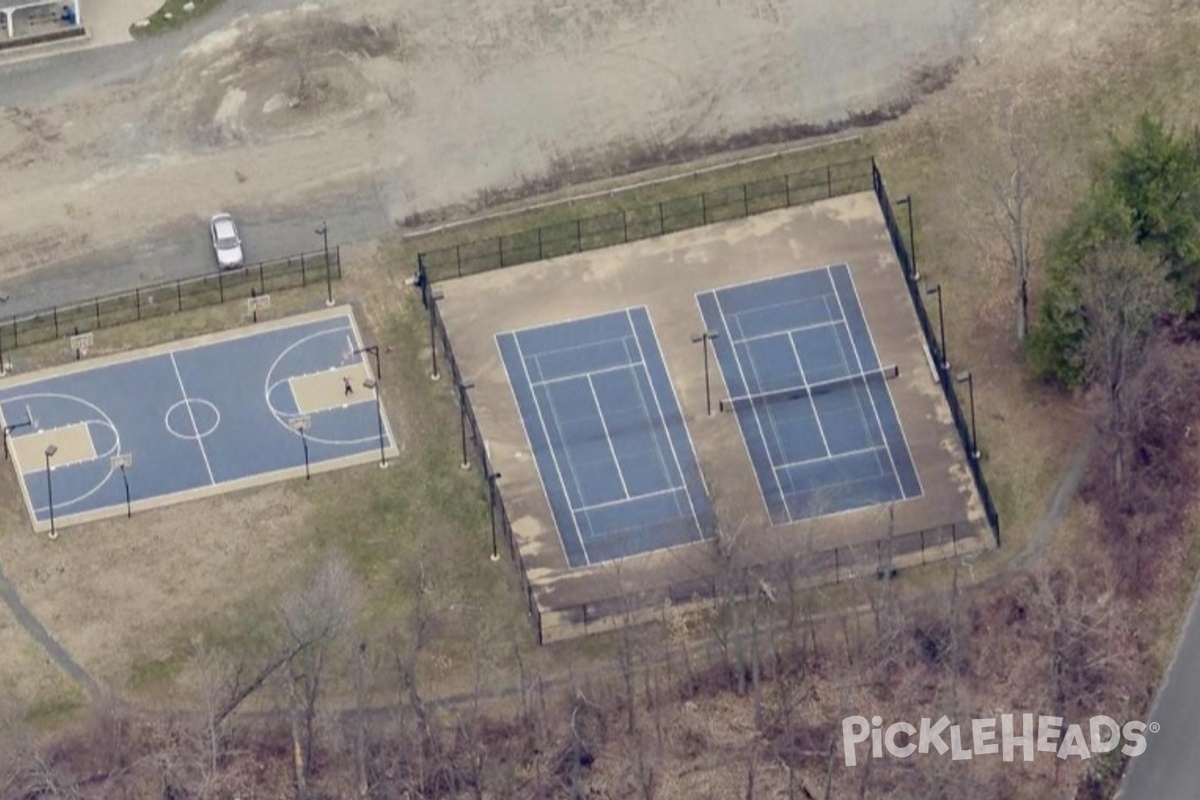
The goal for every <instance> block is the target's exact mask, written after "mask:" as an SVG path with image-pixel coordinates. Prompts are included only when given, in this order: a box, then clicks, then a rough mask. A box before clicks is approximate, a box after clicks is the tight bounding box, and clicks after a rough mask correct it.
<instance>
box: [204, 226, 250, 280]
mask: <svg viewBox="0 0 1200 800" xmlns="http://www.w3.org/2000/svg"><path fill="white" fill-rule="evenodd" d="M209 228H210V229H211V230H212V244H213V251H214V252H215V253H216V254H217V265H218V266H219V267H220V268H221V269H237V268H238V267H240V266H242V265H243V264H244V258H243V256H242V240H241V238H240V237H239V236H238V229H237V225H235V224H234V222H233V217H231V216H229V215H228V214H217V215H216V216H214V217H213V218H212V220H211V221H210V222H209Z"/></svg>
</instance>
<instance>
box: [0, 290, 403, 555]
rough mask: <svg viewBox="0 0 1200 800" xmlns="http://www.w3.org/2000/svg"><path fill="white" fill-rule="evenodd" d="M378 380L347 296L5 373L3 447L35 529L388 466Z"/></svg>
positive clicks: (391, 447) (81, 343)
mask: <svg viewBox="0 0 1200 800" xmlns="http://www.w3.org/2000/svg"><path fill="white" fill-rule="evenodd" d="M87 345H88V340H87V339H86V337H85V338H82V339H76V340H73V346H75V347H76V348H77V349H80V350H86V348H87ZM80 355H81V356H83V355H84V353H83V352H81V353H80ZM378 380H379V376H378V375H376V374H374V371H373V366H372V363H371V361H370V360H369V359H368V353H367V352H366V351H365V350H364V345H363V340H362V336H361V334H360V332H359V330H358V326H357V324H356V322H355V320H354V315H353V312H352V311H351V310H350V309H349V308H348V307H343V308H335V309H330V310H328V311H320V312H314V313H311V314H305V315H300V316H296V317H290V318H288V319H285V320H279V321H272V322H263V323H258V324H255V325H253V326H250V327H247V328H242V329H238V330H235V331H231V332H226V333H222V334H216V335H213V336H205V337H199V338H196V339H190V340H185V341H182V342H178V343H173V344H171V345H166V346H160V347H155V348H149V349H145V350H138V351H133V352H130V353H124V354H120V355H116V356H108V357H102V358H96V359H84V360H80V361H78V362H76V363H74V364H72V365H70V366H68V367H65V368H59V369H53V370H45V371H42V372H38V373H35V374H31V375H28V376H23V377H8V378H6V379H4V380H3V382H2V383H0V423H2V424H3V432H4V444H5V455H6V457H7V458H8V460H10V461H11V462H12V465H13V468H14V469H15V470H16V473H17V476H18V478H19V480H20V482H21V488H22V492H23V494H24V497H25V503H26V506H27V508H28V511H29V515H30V518H31V519H32V520H33V526H34V529H35V530H38V531H43V530H50V529H51V527H52V525H51V519H52V517H53V521H54V526H55V527H61V526H64V525H70V524H75V523H80V522H86V521H89V520H94V519H99V518H103V517H109V516H115V515H120V514H126V513H127V512H130V511H137V510H139V509H148V508H155V507H158V506H163V505H167V504H170V503H176V502H182V501H186V500H195V499H199V498H203V497H209V496H212V495H215V494H219V493H223V492H228V491H233V490H236V489H242V488H247V487H251V486H258V485H262V484H265V483H269V482H273V481H278V480H283V479H286V478H293V477H303V476H304V475H306V474H309V473H313V472H320V471H325V470H331V469H337V468H340V467H346V466H351V465H354V464H365V463H371V462H378V463H381V464H386V459H387V458H388V457H389V456H395V455H396V454H397V449H396V444H395V439H394V437H393V435H392V433H391V427H390V425H389V423H388V421H387V415H386V413H385V411H384V409H383V405H382V402H381V401H380V400H379V398H378V397H377V396H376V391H377V389H378ZM127 488H128V493H127Z"/></svg>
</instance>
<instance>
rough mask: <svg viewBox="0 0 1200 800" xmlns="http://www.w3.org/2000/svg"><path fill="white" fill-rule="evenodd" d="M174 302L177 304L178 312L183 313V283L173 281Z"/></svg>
mask: <svg viewBox="0 0 1200 800" xmlns="http://www.w3.org/2000/svg"><path fill="white" fill-rule="evenodd" d="M175 300H176V301H177V302H178V303H179V310H180V311H183V283H181V282H180V281H175Z"/></svg>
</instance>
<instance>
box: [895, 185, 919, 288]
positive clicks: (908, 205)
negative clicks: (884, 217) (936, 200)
mask: <svg viewBox="0 0 1200 800" xmlns="http://www.w3.org/2000/svg"><path fill="white" fill-rule="evenodd" d="M896 205H898V206H904V207H905V209H906V210H907V211H908V258H909V261H911V262H912V279H913V280H914V281H919V280H921V273H920V272H918V271H917V237H916V236H914V235H913V207H912V195H910V194H906V195H904V197H901V198H900V199H899V200H897V201H896Z"/></svg>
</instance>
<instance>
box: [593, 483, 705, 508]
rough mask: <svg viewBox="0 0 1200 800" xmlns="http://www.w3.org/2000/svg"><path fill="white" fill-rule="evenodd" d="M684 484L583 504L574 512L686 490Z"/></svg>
mask: <svg viewBox="0 0 1200 800" xmlns="http://www.w3.org/2000/svg"><path fill="white" fill-rule="evenodd" d="M686 491H687V487H685V486H672V487H671V488H670V489H659V490H657V491H654V492H646V493H645V494H639V495H635V496H633V497H623V498H621V499H620V500H609V501H607V502H604V503H596V504H595V505H590V506H584V507H583V508H576V509H574V513H576V514H583V513H585V512H587V511H595V510H596V509H598V508H609V507H611V506H619V505H622V504H624V503H632V502H634V501H635V500H645V499H647V498H650V497H662V496H663V495H664V494H675V493H676V492H686Z"/></svg>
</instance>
